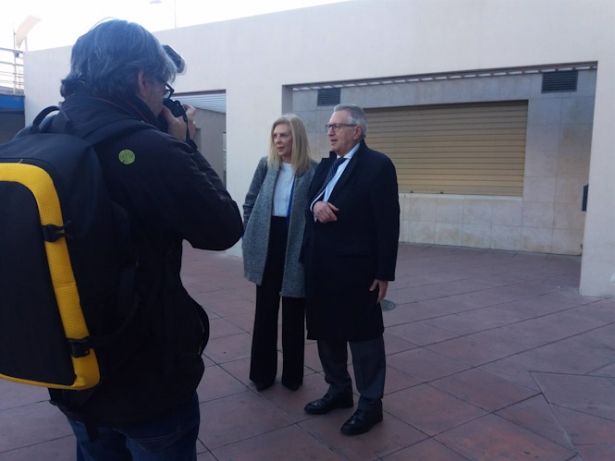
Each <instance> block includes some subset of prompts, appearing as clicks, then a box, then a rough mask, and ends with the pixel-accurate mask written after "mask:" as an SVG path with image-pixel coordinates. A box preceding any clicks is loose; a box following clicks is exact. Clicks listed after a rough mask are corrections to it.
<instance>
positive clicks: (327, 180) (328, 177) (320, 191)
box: [316, 157, 346, 198]
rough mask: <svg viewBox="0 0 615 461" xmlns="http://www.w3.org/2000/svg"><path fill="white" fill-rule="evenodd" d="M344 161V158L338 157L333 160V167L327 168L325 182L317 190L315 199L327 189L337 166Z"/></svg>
mask: <svg viewBox="0 0 615 461" xmlns="http://www.w3.org/2000/svg"><path fill="white" fill-rule="evenodd" d="M344 160H346V157H338V158H336V159H335V162H333V165H331V168H329V172H328V173H327V177H326V178H325V182H323V183H322V186H320V189H319V190H318V194H316V198H318V197H319V196H320V194H322V193H323V192H324V190H325V189H326V188H327V185H328V184H329V183H330V182H331V180H332V179H333V176H335V172H336V171H337V169H338V168H339V166H340V165H341V164H342V163H344Z"/></svg>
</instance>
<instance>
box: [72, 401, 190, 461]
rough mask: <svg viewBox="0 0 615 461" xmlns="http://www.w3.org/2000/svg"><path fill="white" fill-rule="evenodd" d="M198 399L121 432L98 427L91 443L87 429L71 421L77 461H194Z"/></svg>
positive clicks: (79, 423)
mask: <svg viewBox="0 0 615 461" xmlns="http://www.w3.org/2000/svg"><path fill="white" fill-rule="evenodd" d="M200 421H201V418H200V412H199V399H198V397H197V394H196V392H195V393H194V396H193V397H192V400H191V401H190V402H189V403H188V404H186V405H183V406H181V407H178V408H176V409H175V410H173V412H172V413H171V414H169V415H168V416H166V417H165V418H163V419H159V420H157V421H152V422H148V423H143V424H135V425H132V426H127V427H122V428H110V427H98V432H99V434H100V437H99V438H98V439H96V440H94V441H90V438H89V437H88V433H87V431H86V428H85V425H84V424H83V423H81V422H79V421H75V420H72V419H70V418H68V422H69V423H70V425H71V426H72V427H73V431H74V433H75V437H76V438H77V461H194V460H196V439H197V436H198V433H199V424H200Z"/></svg>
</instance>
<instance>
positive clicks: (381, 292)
mask: <svg viewBox="0 0 615 461" xmlns="http://www.w3.org/2000/svg"><path fill="white" fill-rule="evenodd" d="M376 287H378V299H377V300H376V302H377V303H379V302H380V301H382V300H383V299H384V297H385V296H386V294H387V288H388V287H389V282H388V281H386V280H378V279H374V281H373V282H372V286H371V287H369V291H374V290H375V289H376Z"/></svg>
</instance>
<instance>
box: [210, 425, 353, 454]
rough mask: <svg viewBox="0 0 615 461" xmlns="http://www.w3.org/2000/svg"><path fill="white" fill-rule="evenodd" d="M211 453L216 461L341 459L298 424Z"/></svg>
mask: <svg viewBox="0 0 615 461" xmlns="http://www.w3.org/2000/svg"><path fill="white" fill-rule="evenodd" d="M213 454H214V456H215V459H216V460H218V461H235V460H283V459H288V460H291V459H292V460H310V459H314V460H315V459H317V460H322V461H337V460H339V461H342V460H343V459H344V458H342V457H341V456H338V455H336V454H335V453H333V452H331V451H330V450H329V449H328V448H327V447H326V446H323V445H322V444H320V443H319V442H318V441H316V440H314V438H312V437H310V436H309V435H307V434H306V433H305V432H304V431H302V430H301V429H299V428H297V427H285V428H283V429H279V430H276V431H273V432H269V433H267V434H264V435H262V436H260V437H253V438H251V439H248V440H244V441H241V442H237V443H234V444H231V445H227V446H225V447H222V448H218V449H216V450H213Z"/></svg>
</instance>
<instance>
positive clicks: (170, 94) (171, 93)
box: [164, 83, 175, 99]
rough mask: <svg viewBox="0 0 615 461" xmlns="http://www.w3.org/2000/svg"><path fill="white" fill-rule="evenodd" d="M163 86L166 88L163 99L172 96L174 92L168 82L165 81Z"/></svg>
mask: <svg viewBox="0 0 615 461" xmlns="http://www.w3.org/2000/svg"><path fill="white" fill-rule="evenodd" d="M164 87H165V88H166V89H165V92H164V99H171V96H173V93H175V90H174V89H173V87H172V86H171V85H169V84H168V83H165V84H164Z"/></svg>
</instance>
